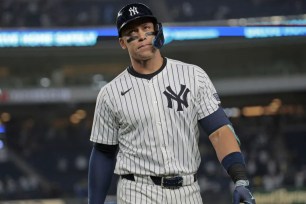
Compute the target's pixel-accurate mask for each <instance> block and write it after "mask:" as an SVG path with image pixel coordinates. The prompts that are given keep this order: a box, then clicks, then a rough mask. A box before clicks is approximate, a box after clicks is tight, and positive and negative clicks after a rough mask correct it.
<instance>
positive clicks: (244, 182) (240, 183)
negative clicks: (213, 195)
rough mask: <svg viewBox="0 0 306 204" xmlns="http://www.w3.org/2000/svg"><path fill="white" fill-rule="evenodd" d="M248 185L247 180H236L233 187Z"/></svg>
mask: <svg viewBox="0 0 306 204" xmlns="http://www.w3.org/2000/svg"><path fill="white" fill-rule="evenodd" d="M249 185H250V182H249V180H238V181H236V182H235V187H238V186H244V187H248V186H249Z"/></svg>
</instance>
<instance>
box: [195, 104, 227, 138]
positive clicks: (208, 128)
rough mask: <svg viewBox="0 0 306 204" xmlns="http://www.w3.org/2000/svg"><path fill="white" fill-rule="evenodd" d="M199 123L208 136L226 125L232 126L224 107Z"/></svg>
mask: <svg viewBox="0 0 306 204" xmlns="http://www.w3.org/2000/svg"><path fill="white" fill-rule="evenodd" d="M199 123H200V125H201V127H202V128H203V130H204V131H205V132H206V133H207V135H210V134H211V133H213V132H214V131H216V130H217V129H219V128H220V127H222V126H224V125H228V124H231V122H230V121H229V119H228V117H227V116H226V114H225V112H224V111H223V109H222V107H219V108H218V110H216V111H215V112H213V113H212V114H210V115H209V116H207V117H205V118H203V119H201V120H199Z"/></svg>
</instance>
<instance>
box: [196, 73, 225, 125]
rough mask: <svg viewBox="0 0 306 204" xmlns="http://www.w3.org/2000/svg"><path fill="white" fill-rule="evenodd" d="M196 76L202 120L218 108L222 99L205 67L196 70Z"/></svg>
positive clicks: (199, 111)
mask: <svg viewBox="0 0 306 204" xmlns="http://www.w3.org/2000/svg"><path fill="white" fill-rule="evenodd" d="M195 78H196V83H197V84H198V93H197V104H198V120H200V119H202V118H205V117H207V116H209V115H210V114H212V113H214V112H215V111H216V110H218V108H219V105H220V103H221V101H220V99H219V96H218V94H217V91H216V89H215V87H214V85H213V83H212V82H211V80H210V78H209V77H208V75H207V74H206V72H205V71H204V70H203V69H201V68H198V69H197V70H196V76H195Z"/></svg>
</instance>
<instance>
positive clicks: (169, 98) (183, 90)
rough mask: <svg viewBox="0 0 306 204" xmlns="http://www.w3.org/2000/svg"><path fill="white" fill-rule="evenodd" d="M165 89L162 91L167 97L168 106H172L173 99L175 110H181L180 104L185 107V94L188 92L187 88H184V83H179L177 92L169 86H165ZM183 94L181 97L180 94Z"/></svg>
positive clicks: (186, 103)
mask: <svg viewBox="0 0 306 204" xmlns="http://www.w3.org/2000/svg"><path fill="white" fill-rule="evenodd" d="M166 89H167V90H166V91H164V92H163V93H164V94H165V96H166V97H167V101H168V108H172V107H173V104H172V100H175V101H176V102H177V111H183V107H182V104H183V105H184V106H185V107H186V108H187V107H188V102H187V95H188V93H189V92H190V90H189V89H188V88H186V85H183V84H181V90H180V92H179V94H176V93H174V91H173V90H172V89H171V87H170V86H168V87H167V88H166ZM182 95H183V97H182V99H181V96H182Z"/></svg>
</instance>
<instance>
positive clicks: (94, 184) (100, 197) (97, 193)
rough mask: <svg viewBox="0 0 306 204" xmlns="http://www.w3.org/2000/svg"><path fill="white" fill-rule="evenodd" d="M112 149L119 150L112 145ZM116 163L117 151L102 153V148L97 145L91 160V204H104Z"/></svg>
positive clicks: (89, 192) (89, 184) (89, 186)
mask: <svg viewBox="0 0 306 204" xmlns="http://www.w3.org/2000/svg"><path fill="white" fill-rule="evenodd" d="M112 146H113V147H110V148H111V149H114V148H115V149H117V146H115V145H112ZM115 163H116V151H109V150H107V151H101V146H100V148H99V146H98V148H97V146H96V145H95V146H94V147H93V149H92V152H91V156H90V160H89V171H88V199H89V202H88V203H89V204H101V203H104V201H105V198H106V195H107V192H108V189H109V187H110V184H111V180H112V176H113V174H114V168H115Z"/></svg>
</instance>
